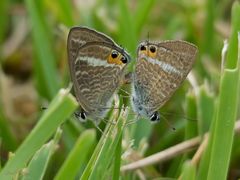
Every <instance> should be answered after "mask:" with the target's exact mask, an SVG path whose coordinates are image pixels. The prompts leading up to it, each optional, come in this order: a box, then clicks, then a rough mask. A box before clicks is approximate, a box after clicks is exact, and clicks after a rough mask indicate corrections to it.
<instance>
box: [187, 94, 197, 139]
mask: <svg viewBox="0 0 240 180" xmlns="http://www.w3.org/2000/svg"><path fill="white" fill-rule="evenodd" d="M196 104H197V103H196V96H195V95H194V94H193V92H192V91H190V92H188V93H187V96H186V115H187V118H189V119H187V123H186V128H185V140H187V139H191V138H193V137H196V136H198V130H197V125H198V124H197V105H196Z"/></svg>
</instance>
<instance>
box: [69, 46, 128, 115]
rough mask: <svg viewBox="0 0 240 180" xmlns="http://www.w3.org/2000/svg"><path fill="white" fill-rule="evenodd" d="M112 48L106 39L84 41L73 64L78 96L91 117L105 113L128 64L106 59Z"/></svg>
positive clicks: (74, 81)
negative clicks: (103, 40) (92, 41)
mask: <svg viewBox="0 0 240 180" xmlns="http://www.w3.org/2000/svg"><path fill="white" fill-rule="evenodd" d="M112 50H113V48H112V47H111V45H109V46H108V45H107V44H104V43H90V44H87V45H84V46H83V47H81V48H80V49H79V52H78V54H77V56H76V59H75V61H74V63H72V64H71V66H70V69H71V77H72V81H73V84H74V90H75V94H76V97H77V100H78V101H79V103H80V105H81V107H82V108H83V109H84V110H85V111H86V113H87V114H88V116H89V117H91V118H97V117H101V116H103V115H104V114H105V112H106V110H107V108H109V102H110V100H111V97H112V96H113V94H114V92H115V90H116V89H117V88H118V86H119V83H120V81H121V79H122V78H123V71H124V67H125V64H122V65H116V64H109V63H108V62H107V59H108V57H109V56H110V55H111V52H112ZM115 50H116V49H115ZM119 53H120V52H119ZM96 116H97V117H96Z"/></svg>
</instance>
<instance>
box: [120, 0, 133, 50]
mask: <svg viewBox="0 0 240 180" xmlns="http://www.w3.org/2000/svg"><path fill="white" fill-rule="evenodd" d="M119 9H120V11H121V16H120V17H119V42H120V43H121V44H124V45H125V46H126V47H127V49H128V50H129V52H130V53H131V54H132V53H135V50H136V44H137V36H136V33H135V30H134V24H133V17H132V15H131V13H130V9H129V8H128V6H127V1H126V0H120V1H119Z"/></svg>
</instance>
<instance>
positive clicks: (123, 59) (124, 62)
mask: <svg viewBox="0 0 240 180" xmlns="http://www.w3.org/2000/svg"><path fill="white" fill-rule="evenodd" d="M121 61H122V63H123V64H126V63H127V62H128V60H127V58H126V57H125V56H122V57H121Z"/></svg>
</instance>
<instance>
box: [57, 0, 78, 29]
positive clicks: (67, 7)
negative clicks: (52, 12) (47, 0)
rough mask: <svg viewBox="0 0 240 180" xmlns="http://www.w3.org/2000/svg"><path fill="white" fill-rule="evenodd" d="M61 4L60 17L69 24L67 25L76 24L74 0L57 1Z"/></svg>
mask: <svg viewBox="0 0 240 180" xmlns="http://www.w3.org/2000/svg"><path fill="white" fill-rule="evenodd" d="M56 3H57V4H58V6H59V16H60V19H61V20H62V21H63V22H64V23H65V24H66V25H67V26H69V27H70V26H74V19H73V13H72V6H71V5H72V4H71V3H72V1H68V0H59V1H56Z"/></svg>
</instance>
